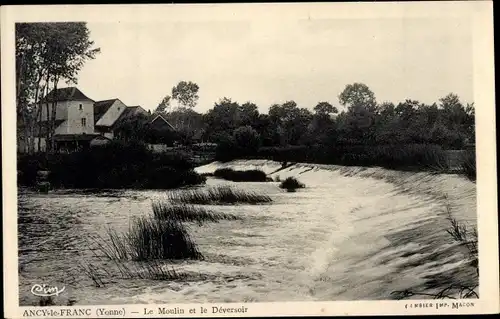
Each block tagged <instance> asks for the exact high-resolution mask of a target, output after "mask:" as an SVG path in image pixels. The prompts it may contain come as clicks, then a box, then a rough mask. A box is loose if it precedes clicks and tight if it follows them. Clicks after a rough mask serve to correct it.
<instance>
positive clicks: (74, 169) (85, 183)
mask: <svg viewBox="0 0 500 319" xmlns="http://www.w3.org/2000/svg"><path fill="white" fill-rule="evenodd" d="M192 168H193V164H192V163H191V162H190V160H189V158H188V156H187V155H186V154H183V153H178V154H176V153H154V152H152V151H151V150H149V149H148V148H147V147H146V146H145V145H144V144H142V143H136V142H131V143H127V144H125V143H123V142H111V143H108V144H106V145H103V146H97V147H92V148H89V149H84V150H80V151H77V152H73V153H69V154H66V153H55V154H48V155H47V156H45V154H43V155H40V154H35V155H23V156H19V159H18V171H20V174H19V179H18V182H19V185H26V186H33V185H34V183H35V182H36V171H37V170H40V169H43V170H48V171H50V175H49V178H48V179H49V180H48V181H49V182H50V183H51V185H52V186H53V187H59V188H60V187H64V188H96V189H103V188H157V189H171V188H177V187H183V186H189V185H197V184H201V183H204V182H205V178H204V177H202V176H200V175H198V174H197V173H196V172H194V171H193V170H192Z"/></svg>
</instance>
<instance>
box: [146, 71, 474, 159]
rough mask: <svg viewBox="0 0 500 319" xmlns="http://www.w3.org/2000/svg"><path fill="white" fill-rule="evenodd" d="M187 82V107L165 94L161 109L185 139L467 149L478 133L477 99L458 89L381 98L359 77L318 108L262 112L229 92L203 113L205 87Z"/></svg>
mask: <svg viewBox="0 0 500 319" xmlns="http://www.w3.org/2000/svg"><path fill="white" fill-rule="evenodd" d="M181 83H183V84H182V85H181V84H179V85H178V86H181V87H182V88H186V87H190V89H189V90H187V91H188V92H189V93H187V94H186V97H184V99H183V102H181V103H179V104H180V105H181V107H178V108H176V109H174V110H171V109H169V108H167V107H164V105H165V103H164V101H165V100H166V99H164V100H163V101H162V103H160V105H159V106H158V107H157V108H156V110H155V113H160V114H163V115H164V116H165V118H167V119H168V120H169V121H171V122H172V123H174V124H175V126H176V127H177V128H178V132H182V133H183V136H185V142H189V141H190V140H191V138H192V137H193V136H195V135H196V136H197V137H198V138H197V140H201V141H204V142H213V143H217V144H221V145H225V146H227V147H228V148H230V147H236V146H238V147H239V148H241V149H242V150H243V149H246V150H247V151H248V152H253V151H255V150H256V149H258V148H260V147H278V146H279V147H286V146H300V145H306V146H311V145H323V146H325V147H328V146H332V145H358V146H360V145H371V146H374V145H391V144H392V145H394V144H399V145H404V144H435V145H439V146H441V147H442V148H444V149H462V148H464V147H465V146H466V145H467V144H473V143H474V138H475V134H474V132H475V129H474V123H475V114H474V105H473V104H464V103H463V102H462V101H460V98H459V97H458V96H457V95H456V94H453V93H450V94H448V95H446V96H444V97H443V98H441V99H439V101H438V102H436V103H432V104H425V103H422V102H419V101H417V100H412V99H407V100H404V101H401V102H399V103H397V104H394V103H392V102H382V103H379V102H377V100H376V98H375V94H374V93H373V92H372V91H371V90H370V88H369V87H368V86H367V85H365V84H363V83H353V84H348V85H346V87H345V89H344V90H343V91H342V92H341V93H340V94H339V95H338V100H339V105H338V107H337V106H335V105H332V104H331V103H330V102H327V101H320V102H318V103H317V104H316V105H315V106H314V107H312V108H311V107H306V106H299V105H298V104H297V103H296V102H295V101H286V102H284V103H282V104H274V105H271V106H270V107H269V110H268V113H260V112H259V111H258V106H257V105H256V104H255V103H252V102H245V103H242V104H240V103H238V102H236V101H233V100H232V99H231V98H228V97H224V98H222V99H220V100H219V101H217V102H216V103H215V104H214V106H213V107H212V108H211V109H209V110H208V111H207V112H206V113H204V114H200V113H198V112H196V111H195V110H194V107H195V106H196V101H197V98H198V95H197V93H198V89H199V87H198V86H197V85H196V84H194V83H192V82H185V81H183V82H181ZM176 88H177V87H174V89H176ZM174 89H172V93H173V92H174ZM179 91H180V92H183V90H177V92H179ZM181 95H182V93H181ZM172 96H174V95H173V94H172ZM168 97H169V96H168ZM190 97H191V98H190ZM193 97H194V98H193ZM186 101H188V102H186ZM340 107H342V109H343V111H341V112H339V108H340ZM186 136H187V138H186Z"/></svg>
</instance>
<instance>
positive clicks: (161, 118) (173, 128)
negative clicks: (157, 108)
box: [151, 114, 175, 131]
mask: <svg viewBox="0 0 500 319" xmlns="http://www.w3.org/2000/svg"><path fill="white" fill-rule="evenodd" d="M151 117H152V120H151V123H153V122H156V121H157V120H162V121H163V122H164V123H165V124H167V125H168V126H169V127H170V128H171V129H172V130H174V131H175V127H174V126H173V125H172V124H170V123H169V122H168V121H167V119H166V118H165V117H163V115H161V114H153V115H152V116H151Z"/></svg>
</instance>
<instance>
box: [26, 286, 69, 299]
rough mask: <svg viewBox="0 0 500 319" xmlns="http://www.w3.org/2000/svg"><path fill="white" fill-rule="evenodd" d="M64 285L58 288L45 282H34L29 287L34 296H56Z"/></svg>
mask: <svg viewBox="0 0 500 319" xmlns="http://www.w3.org/2000/svg"><path fill="white" fill-rule="evenodd" d="M65 288H66V287H62V288H61V289H60V290H59V288H57V287H56V286H49V285H46V284H43V285H39V284H36V285H34V286H33V287H31V293H32V294H34V295H35V296H39V297H49V296H58V295H59V294H60V293H62V292H63V291H64V289H65Z"/></svg>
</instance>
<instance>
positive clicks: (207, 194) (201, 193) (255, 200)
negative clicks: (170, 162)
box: [168, 186, 272, 205]
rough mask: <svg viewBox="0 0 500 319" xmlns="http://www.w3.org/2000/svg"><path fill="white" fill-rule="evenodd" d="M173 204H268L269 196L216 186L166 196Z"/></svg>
mask: <svg viewBox="0 0 500 319" xmlns="http://www.w3.org/2000/svg"><path fill="white" fill-rule="evenodd" d="M168 198H169V200H170V201H171V202H173V203H181V204H199V205H210V204H215V205H231V204H239V203H242V204H261V203H270V202H272V199H271V197H270V196H267V195H262V194H257V193H255V192H249V191H243V190H236V189H232V188H231V187H229V186H216V187H212V188H209V189H206V190H201V189H195V190H182V191H178V192H173V193H171V194H169V195H168Z"/></svg>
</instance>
